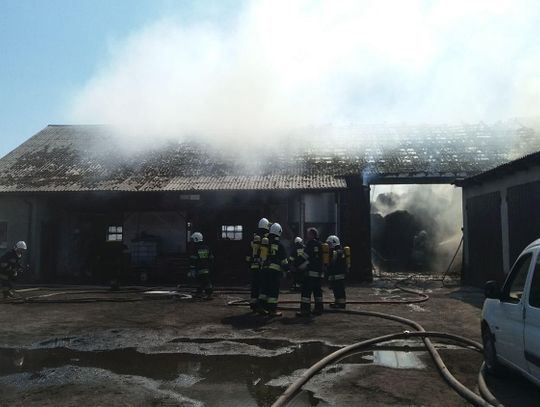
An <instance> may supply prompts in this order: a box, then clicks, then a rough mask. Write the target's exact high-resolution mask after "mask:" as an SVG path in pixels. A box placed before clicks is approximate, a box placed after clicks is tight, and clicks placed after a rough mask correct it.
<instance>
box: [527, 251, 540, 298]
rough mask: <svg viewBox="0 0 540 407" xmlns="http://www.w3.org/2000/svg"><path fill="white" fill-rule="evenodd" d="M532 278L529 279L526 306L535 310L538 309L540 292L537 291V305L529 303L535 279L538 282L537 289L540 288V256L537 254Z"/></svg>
mask: <svg viewBox="0 0 540 407" xmlns="http://www.w3.org/2000/svg"><path fill="white" fill-rule="evenodd" d="M532 273H533V274H532V277H531V283H530V284H529V295H528V298H527V304H528V305H529V306H530V307H533V308H537V309H540V290H539V291H538V294H537V295H538V300H537V301H538V302H537V303H534V304H533V303H532V302H531V297H532V293H533V287H534V282H535V279H536V278H538V281H539V284H538V285H539V287H540V254H537V255H536V264H535V266H534V270H533V272H532Z"/></svg>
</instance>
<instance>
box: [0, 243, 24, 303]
mask: <svg viewBox="0 0 540 407" xmlns="http://www.w3.org/2000/svg"><path fill="white" fill-rule="evenodd" d="M25 250H27V246H26V243H25V242H23V241H20V242H17V243H16V244H15V246H14V247H13V249H12V250H10V251H8V252H7V253H5V254H4V255H3V256H2V257H0V283H1V285H2V294H3V296H4V298H8V297H14V295H13V291H12V290H13V281H14V280H15V277H17V274H18V273H20V272H22V269H23V267H22V265H21V260H22V255H23V252H24V251H25Z"/></svg>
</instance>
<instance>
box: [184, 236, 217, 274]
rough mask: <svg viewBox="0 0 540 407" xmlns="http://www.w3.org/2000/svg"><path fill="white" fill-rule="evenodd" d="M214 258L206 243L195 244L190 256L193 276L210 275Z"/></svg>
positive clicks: (190, 267)
mask: <svg viewBox="0 0 540 407" xmlns="http://www.w3.org/2000/svg"><path fill="white" fill-rule="evenodd" d="M213 260H214V256H213V254H212V252H211V251H210V248H209V247H208V246H207V245H206V244H204V243H202V242H201V243H194V244H193V246H192V249H191V255H190V256H189V269H190V272H191V274H192V276H197V275H201V274H208V273H210V268H211V266H212V262H213Z"/></svg>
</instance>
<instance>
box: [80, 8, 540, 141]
mask: <svg viewBox="0 0 540 407" xmlns="http://www.w3.org/2000/svg"><path fill="white" fill-rule="evenodd" d="M239 4H240V5H241V7H242V8H241V9H239V10H238V12H237V13H236V14H235V15H234V18H233V19H232V20H228V21H227V22H226V23H223V22H220V21H215V20H212V19H210V20H208V19H206V20H196V19H193V20H190V21H189V22H186V21H185V20H180V19H175V18H170V19H165V20H160V21H156V22H155V23H153V24H151V25H149V26H146V27H142V28H140V30H138V31H136V32H134V33H132V34H131V35H130V36H129V37H128V38H123V39H118V40H117V41H116V42H115V45H114V46H112V47H111V49H110V54H109V57H108V60H107V61H104V62H103V64H102V67H101V68H100V69H99V70H98V71H97V72H95V75H94V76H93V77H92V78H91V79H90V80H89V81H88V83H87V84H86V85H85V86H84V88H83V89H81V90H80V91H79V92H78V93H77V94H76V97H75V99H74V101H73V108H72V118H73V120H74V121H76V122H78V123H89V122H94V123H96V122H97V123H106V124H111V125H114V126H115V127H117V128H118V129H120V130H122V133H123V134H129V137H130V138H131V141H132V142H133V141H135V140H141V141H144V140H147V141H148V140H151V141H152V142H154V141H155V140H156V137H158V136H159V137H165V138H169V137H175V138H176V137H182V138H185V137H201V136H203V137H204V139H205V140H207V141H209V142H214V143H215V142H218V141H221V142H223V144H224V145H231V144H232V145H238V143H242V144H244V145H245V143H250V142H251V143H252V144H253V145H255V146H259V145H264V144H267V143H268V142H269V140H278V141H279V142H281V141H282V140H283V139H282V137H283V136H290V134H291V133H294V134H298V133H299V132H301V131H302V130H301V129H305V128H309V127H311V128H313V127H314V126H315V127H316V126H321V125H324V124H338V125H339V124H344V123H373V122H377V123H382V122H387V123H396V124H399V123H402V122H406V123H414V124H420V123H440V122H453V123H456V122H461V121H468V122H476V121H479V120H484V121H487V122H493V121H498V120H505V119H508V118H510V117H516V116H530V115H537V111H536V110H535V109H537V108H536V106H538V105H539V102H540V100H539V99H540V97H539V95H540V70H538V66H539V64H540V47H538V43H539V40H540V38H539V37H540V24H538V21H540V20H539V17H540V2H538V1H534V0H530V1H529V0H475V1H470V0H454V1H447V0H433V1H420V0H416V1H415V0H409V1H402V0H395V1H391V0H378V1H371V0H365V1H361V0H340V1H324V0H321V1H308V0H300V1H291V0H282V1H279V0H257V1H247V2H241V3H239ZM262 143H264V144H262Z"/></svg>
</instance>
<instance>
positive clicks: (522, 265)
mask: <svg viewBox="0 0 540 407" xmlns="http://www.w3.org/2000/svg"><path fill="white" fill-rule="evenodd" d="M531 260H532V254H531V253H527V254H525V255H523V256H521V257H520V258H519V260H518V261H517V263H516V264H515V266H514V267H513V268H512V271H511V272H510V278H509V279H508V281H507V282H506V284H505V286H504V290H503V298H505V299H506V300H507V301H510V302H519V300H520V299H521V296H522V295H523V290H524V289H525V282H526V281H527V273H528V271H529V266H530V265H531Z"/></svg>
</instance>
